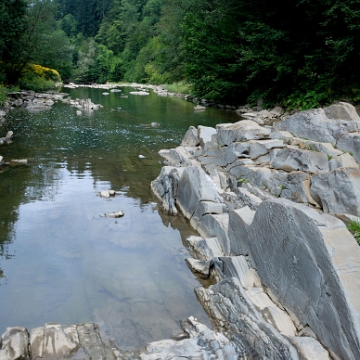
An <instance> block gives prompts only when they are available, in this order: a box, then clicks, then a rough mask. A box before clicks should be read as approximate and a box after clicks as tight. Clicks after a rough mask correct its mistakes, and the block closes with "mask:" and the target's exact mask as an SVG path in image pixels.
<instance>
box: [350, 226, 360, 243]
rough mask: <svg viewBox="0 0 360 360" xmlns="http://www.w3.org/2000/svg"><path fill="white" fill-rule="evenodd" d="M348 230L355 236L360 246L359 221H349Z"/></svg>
mask: <svg viewBox="0 0 360 360" xmlns="http://www.w3.org/2000/svg"><path fill="white" fill-rule="evenodd" d="M347 228H348V230H349V231H350V232H351V233H352V234H353V236H354V238H355V240H356V241H357V242H358V244H360V221H359V220H350V221H348V223H347Z"/></svg>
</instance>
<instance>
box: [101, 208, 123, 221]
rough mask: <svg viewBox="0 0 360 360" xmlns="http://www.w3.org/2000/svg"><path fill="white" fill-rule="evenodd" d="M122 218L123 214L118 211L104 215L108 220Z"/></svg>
mask: <svg viewBox="0 0 360 360" xmlns="http://www.w3.org/2000/svg"><path fill="white" fill-rule="evenodd" d="M123 216H124V212H123V211H121V210H119V211H113V212H109V213H106V214H105V217H107V218H110V219H115V218H120V217H123Z"/></svg>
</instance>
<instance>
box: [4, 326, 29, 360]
mask: <svg viewBox="0 0 360 360" xmlns="http://www.w3.org/2000/svg"><path fill="white" fill-rule="evenodd" d="M28 344H29V333H28V331H27V329H26V328H24V327H20V326H18V327H12V328H7V329H6V331H5V333H4V334H3V335H2V336H1V350H0V358H1V360H29V359H30V353H29V347H28Z"/></svg>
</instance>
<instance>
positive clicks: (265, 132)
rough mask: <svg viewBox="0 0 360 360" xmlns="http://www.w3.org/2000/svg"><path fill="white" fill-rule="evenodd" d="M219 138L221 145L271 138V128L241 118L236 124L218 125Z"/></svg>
mask: <svg viewBox="0 0 360 360" xmlns="http://www.w3.org/2000/svg"><path fill="white" fill-rule="evenodd" d="M216 129H217V140H218V143H219V145H220V146H228V145H230V144H231V143H233V142H238V141H248V140H261V139H269V138H270V135H271V130H270V129H267V128H263V127H261V126H260V125H258V124H257V123H256V122H255V121H252V120H241V121H238V122H236V123H234V124H219V125H217V126H216Z"/></svg>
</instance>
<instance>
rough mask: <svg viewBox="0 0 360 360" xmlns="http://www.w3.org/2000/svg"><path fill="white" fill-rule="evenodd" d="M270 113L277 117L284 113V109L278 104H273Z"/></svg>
mask: <svg viewBox="0 0 360 360" xmlns="http://www.w3.org/2000/svg"><path fill="white" fill-rule="evenodd" d="M270 114H272V115H273V116H276V117H279V116H281V115H283V114H284V109H283V108H282V107H280V106H275V107H274V108H273V109H271V110H270Z"/></svg>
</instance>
